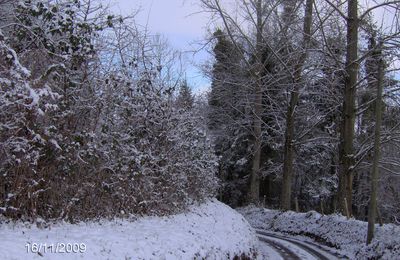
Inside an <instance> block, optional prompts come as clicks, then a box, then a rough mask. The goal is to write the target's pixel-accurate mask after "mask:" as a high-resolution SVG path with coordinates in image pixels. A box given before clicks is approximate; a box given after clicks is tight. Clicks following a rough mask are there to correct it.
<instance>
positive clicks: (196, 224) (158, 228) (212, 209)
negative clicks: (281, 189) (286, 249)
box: [0, 200, 258, 259]
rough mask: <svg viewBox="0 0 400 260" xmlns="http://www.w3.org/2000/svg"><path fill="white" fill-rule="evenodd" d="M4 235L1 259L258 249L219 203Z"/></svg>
mask: <svg viewBox="0 0 400 260" xmlns="http://www.w3.org/2000/svg"><path fill="white" fill-rule="evenodd" d="M0 234H1V240H0V258H1V259H203V258H206V259H227V258H231V259H232V258H233V257H234V256H235V255H238V256H241V255H242V254H245V255H249V256H252V255H253V254H254V253H255V250H256V248H257V246H258V239H257V237H256V235H255V232H254V230H253V229H252V228H251V227H250V225H249V224H248V222H247V221H246V220H245V219H244V218H243V217H242V216H241V215H240V214H238V213H237V212H236V211H234V210H233V209H231V208H230V207H228V206H226V205H225V204H223V203H220V202H218V201H216V200H212V201H209V202H207V203H204V204H201V205H200V206H199V205H197V206H192V207H191V208H190V210H189V212H187V213H185V214H178V215H173V216H169V217H144V218H140V219H138V220H136V221H128V220H114V221H105V220H103V221H100V222H90V223H80V224H68V223H58V224H52V225H51V226H50V227H47V228H38V227H36V225H34V226H32V225H29V224H27V223H7V224H5V223H3V224H1V225H0Z"/></svg>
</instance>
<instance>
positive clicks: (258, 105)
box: [202, 0, 400, 223]
mask: <svg viewBox="0 0 400 260" xmlns="http://www.w3.org/2000/svg"><path fill="white" fill-rule="evenodd" d="M202 4H203V8H204V9H205V10H206V11H208V12H212V13H213V14H214V15H215V17H217V18H216V21H217V23H218V24H220V28H219V29H217V30H215V33H214V34H213V35H212V37H211V39H212V40H213V42H214V45H213V49H212V51H211V52H212V54H213V56H214V62H213V64H211V65H210V66H209V70H208V75H209V76H210V78H211V80H212V88H211V92H210V94H209V98H208V100H209V108H210V112H209V117H208V118H209V121H208V126H209V128H210V130H211V133H212V135H213V139H214V141H215V149H216V154H217V155H218V156H219V158H220V160H219V163H220V166H219V177H220V178H221V179H222V180H223V187H222V189H221V192H220V194H219V195H220V197H221V199H222V200H223V201H225V202H227V203H229V204H230V205H232V206H240V205H243V204H246V203H248V202H254V203H260V204H263V203H264V204H266V205H267V206H269V207H276V208H281V209H284V210H289V209H292V210H295V209H297V210H301V211H306V210H311V209H316V210H318V211H323V212H324V213H332V212H342V213H343V214H344V215H348V216H355V217H357V218H359V219H363V220H365V219H367V215H368V212H370V213H371V212H374V214H375V210H371V209H373V208H376V205H372V206H369V203H370V202H374V201H375V199H376V198H375V197H374V196H375V195H376V194H378V196H377V200H378V207H377V208H378V209H377V211H378V213H380V215H381V218H383V220H384V221H387V222H396V221H397V223H398V219H399V218H400V211H399V210H400V204H399V202H400V201H399V195H400V179H399V172H400V160H399V158H400V149H399V147H400V146H399V144H400V143H399V141H400V128H399V126H400V99H399V86H400V85H399V81H398V79H399V76H398V75H399V73H398V58H399V52H398V50H399V49H398V47H399V46H398V40H399V38H398V36H399V28H398V23H397V22H394V21H395V20H396V19H397V18H393V17H397V15H398V12H399V10H398V6H397V5H396V4H394V3H392V2H390V1H381V2H380V3H379V4H375V3H374V5H372V3H371V5H370V6H363V5H362V4H363V3H361V2H360V3H358V2H357V0H349V1H347V2H343V1H318V0H305V1H301V0H284V1H262V0H255V1H240V2H239V1H238V2H237V3H236V5H235V6H229V5H224V3H223V1H218V0H203V1H202ZM382 8H383V9H385V10H386V11H385V12H386V16H385V17H382V12H383V11H382V12H380V11H379V10H382ZM390 17H392V18H393V19H391V18H390ZM382 21H383V22H382ZM379 89H380V90H381V91H380V94H379V91H378V90H379ZM380 101H382V102H383V103H382V102H380ZM379 117H381V118H382V124H381V126H380V124H378V121H380V120H379ZM375 122H377V123H375ZM378 130H380V132H377V131H378ZM374 161H375V163H373V162H374ZM378 163H379V172H380V177H379V182H378V183H377V185H372V186H371V183H374V182H372V180H371V177H370V174H372V172H374V175H373V176H377V174H376V173H378V171H377V169H378V167H377V165H378ZM373 165H375V166H376V167H372V166H373ZM373 169H374V171H373ZM374 179H376V180H378V178H377V177H374ZM375 184H376V182H375ZM371 187H372V188H371ZM369 207H370V208H371V209H370V210H369V209H368V208H369ZM378 215H379V214H378ZM372 218H375V216H372Z"/></svg>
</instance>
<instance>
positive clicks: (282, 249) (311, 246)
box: [256, 229, 341, 260]
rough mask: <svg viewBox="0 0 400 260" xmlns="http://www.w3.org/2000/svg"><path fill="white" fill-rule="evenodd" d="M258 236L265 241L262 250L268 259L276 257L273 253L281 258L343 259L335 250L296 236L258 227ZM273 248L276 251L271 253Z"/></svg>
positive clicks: (295, 259)
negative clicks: (288, 235)
mask: <svg viewBox="0 0 400 260" xmlns="http://www.w3.org/2000/svg"><path fill="white" fill-rule="evenodd" d="M256 232H257V235H258V238H259V240H260V241H262V242H263V243H260V245H261V248H262V249H261V252H262V254H263V256H264V257H265V258H267V259H275V258H271V256H272V255H273V254H279V257H280V258H281V259H285V260H286V259H293V260H297V259H307V260H308V259H310V260H311V259H312V260H314V259H322V260H331V259H341V256H339V255H337V254H336V253H334V252H331V251H330V250H328V249H327V248H326V247H323V246H321V245H318V244H315V243H311V242H308V241H307V242H306V241H301V240H298V239H294V238H287V237H285V236H282V235H279V234H276V233H272V232H267V231H265V230H261V229H257V230H256ZM271 250H273V251H275V253H271Z"/></svg>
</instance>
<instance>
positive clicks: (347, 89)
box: [338, 0, 358, 215]
mask: <svg viewBox="0 0 400 260" xmlns="http://www.w3.org/2000/svg"><path fill="white" fill-rule="evenodd" d="M357 4H358V1H357V0H349V1H348V20H347V45H346V78H345V86H344V103H343V112H342V117H343V118H342V126H341V133H340V134H341V136H340V141H341V144H340V149H339V160H340V162H339V164H340V165H339V190H338V200H339V201H338V205H339V207H340V209H341V211H342V213H343V214H345V213H346V212H348V213H349V214H350V215H352V192H353V165H354V154H353V140H354V120H355V114H356V111H355V97H356V85H357V74H358V64H357V59H358V54H357V51H358V6H357ZM345 199H346V201H347V203H346V204H347V210H346V208H345V207H346V206H345V203H344V201H345Z"/></svg>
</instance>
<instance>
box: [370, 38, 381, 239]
mask: <svg viewBox="0 0 400 260" xmlns="http://www.w3.org/2000/svg"><path fill="white" fill-rule="evenodd" d="M379 48H381V46H379ZM377 55H378V59H379V65H378V78H377V81H378V83H377V94H376V99H375V136H374V160H373V164H372V171H371V195H370V200H369V208H368V234H367V245H368V244H369V243H371V241H372V239H373V238H374V230H375V218H376V212H377V207H376V204H377V203H376V200H377V199H376V198H377V191H378V179H379V158H380V151H381V141H380V136H381V125H382V92H383V61H382V57H381V53H380V51H378V54H377Z"/></svg>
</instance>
